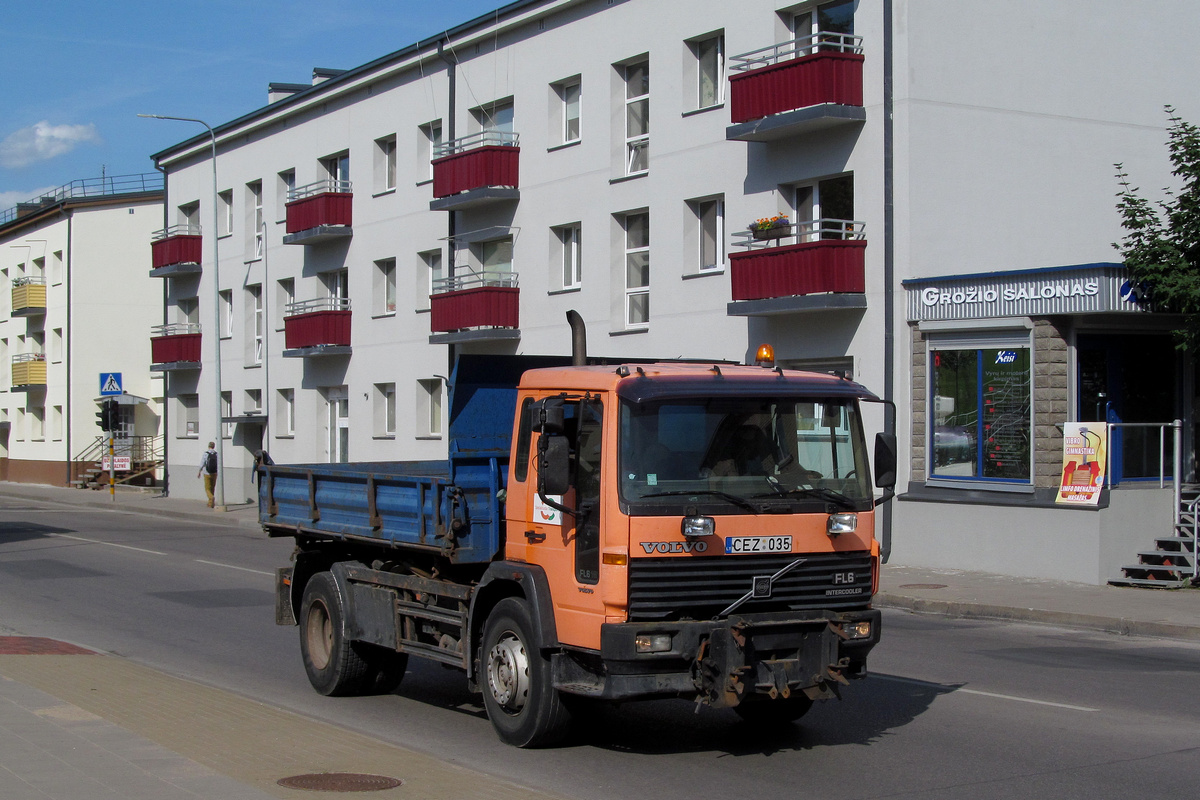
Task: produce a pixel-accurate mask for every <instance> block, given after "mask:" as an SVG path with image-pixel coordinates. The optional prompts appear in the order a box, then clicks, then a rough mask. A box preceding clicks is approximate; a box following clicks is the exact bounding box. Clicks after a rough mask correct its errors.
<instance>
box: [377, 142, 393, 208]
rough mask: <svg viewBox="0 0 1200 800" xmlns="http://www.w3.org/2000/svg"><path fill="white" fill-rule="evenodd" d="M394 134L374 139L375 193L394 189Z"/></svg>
mask: <svg viewBox="0 0 1200 800" xmlns="http://www.w3.org/2000/svg"><path fill="white" fill-rule="evenodd" d="M396 149H397V148H396V134H394V133H392V134H388V135H387V136H381V137H380V138H378V139H376V140H375V194H376V195H380V194H386V193H388V192H394V191H395V190H396Z"/></svg>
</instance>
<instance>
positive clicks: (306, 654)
mask: <svg viewBox="0 0 1200 800" xmlns="http://www.w3.org/2000/svg"><path fill="white" fill-rule="evenodd" d="M344 623H345V611H344V606H343V605H342V596H341V593H340V592H338V588H337V583H336V582H335V581H334V579H333V575H331V574H330V573H328V572H318V573H317V574H315V575H313V576H312V578H310V579H309V581H308V585H307V586H305V587H304V597H303V599H302V600H301V601H300V653H301V655H302V656H303V658H304V671H305V672H307V673H308V681H309V683H311V684H312V686H313V688H314V689H316V690H317V691H318V692H320V693H321V694H323V695H326V696H328V697H338V696H346V695H353V694H359V693H361V692H362V690H363V689H364V688H365V684H366V682H367V680H368V679H369V678H372V677H373V675H372V674H371V670H370V667H369V665H368V664H367V662H366V661H365V660H364V659H363V658H362V657H361V656H360V655H359V654H358V652H357V651H356V650H355V649H354V648H353V647H352V646H351V643H350V641H349V640H347V639H346V637H345V624H344Z"/></svg>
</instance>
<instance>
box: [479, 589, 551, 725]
mask: <svg viewBox="0 0 1200 800" xmlns="http://www.w3.org/2000/svg"><path fill="white" fill-rule="evenodd" d="M533 632H534V627H533V618H532V615H531V614H530V611H529V605H528V603H526V602H525V601H524V600H521V599H518V598H515V597H508V598H505V599H503V600H501V601H500V602H499V603H497V604H496V607H495V608H494V609H492V613H491V614H490V615H489V616H488V619H487V624H486V625H485V626H484V630H483V646H482V647H481V649H480V655H481V656H482V660H483V663H482V664H481V671H482V673H483V678H484V680H483V705H484V708H486V709H487V715H488V719H490V720H491V721H492V726H493V727H494V728H495V729H496V733H497V735H499V737H500V739H501V740H503V741H504V742H507V743H508V744H511V745H516V746H517V747H540V746H544V745H550V744H554V743H555V742H557V741H559V740H560V739H562V737H563V735H564V734H565V733H566V730H567V726H568V724H569V723H570V715H569V714H568V713H567V709H566V707H565V706H564V705H563V702H562V699H561V698H560V697H559V695H558V691H557V690H556V689H555V688H554V686H553V684H552V683H551V680H550V660H549V659H548V658H546V657H545V656H543V655H542V654H541V653H540V652H539V651H538V649H537V648H536V647H535V646H534V642H535V641H536V640H535V638H534V636H533Z"/></svg>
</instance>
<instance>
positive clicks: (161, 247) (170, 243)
mask: <svg viewBox="0 0 1200 800" xmlns="http://www.w3.org/2000/svg"><path fill="white" fill-rule="evenodd" d="M202 242H203V239H202V238H201V236H200V226H199V225H172V226H171V227H169V228H163V229H162V230H160V231H155V232H154V235H153V237H151V240H150V264H151V269H150V277H151V278H170V277H174V276H176V275H188V274H194V273H198V272H200V258H201V249H202V247H201V244H202Z"/></svg>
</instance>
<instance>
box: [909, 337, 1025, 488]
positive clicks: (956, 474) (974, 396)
mask: <svg viewBox="0 0 1200 800" xmlns="http://www.w3.org/2000/svg"><path fill="white" fill-rule="evenodd" d="M1030 354H1031V350H1030V347H1029V337H1028V335H1024V336H1014V337H1012V338H1010V339H1003V338H999V337H987V338H983V337H981V338H980V339H978V340H974V341H972V340H971V339H970V338H968V337H962V338H958V339H950V338H946V339H942V340H938V339H931V340H930V342H929V370H928V375H929V378H928V381H929V386H928V392H929V394H928V402H929V405H928V408H927V414H928V419H930V420H931V421H932V423H933V424H932V425H930V426H929V427H928V430H929V434H928V436H929V438H928V441H927V443H926V446H927V448H928V449H927V458H928V461H927V463H928V464H929V465H930V470H929V479H930V481H931V482H939V481H973V482H976V483H978V482H996V483H1019V484H1028V483H1030V479H1031V474H1032V460H1033V459H1032V449H1031V442H1032V435H1031V434H1032V430H1033V402H1032V401H1033V396H1032V388H1033V381H1032V374H1033V368H1032V357H1031V355H1030Z"/></svg>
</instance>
